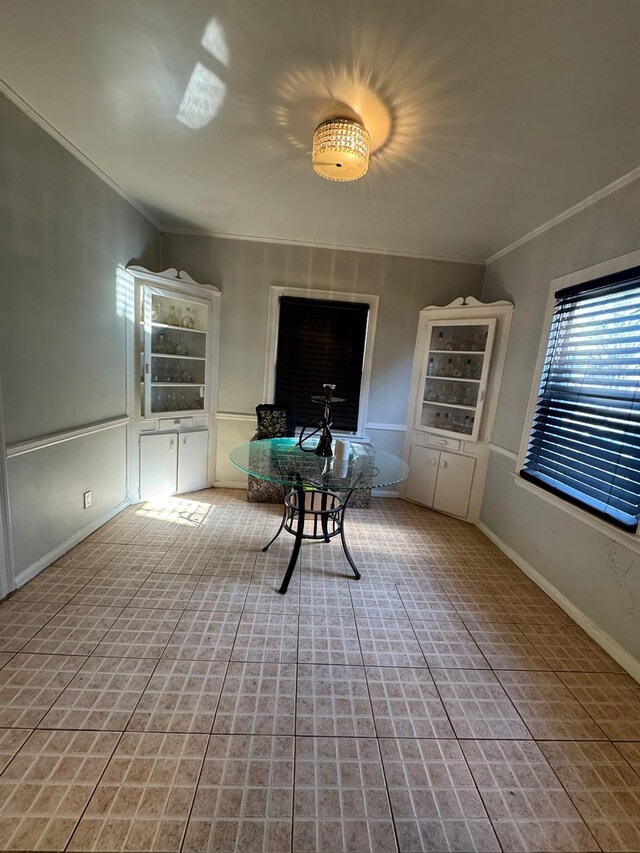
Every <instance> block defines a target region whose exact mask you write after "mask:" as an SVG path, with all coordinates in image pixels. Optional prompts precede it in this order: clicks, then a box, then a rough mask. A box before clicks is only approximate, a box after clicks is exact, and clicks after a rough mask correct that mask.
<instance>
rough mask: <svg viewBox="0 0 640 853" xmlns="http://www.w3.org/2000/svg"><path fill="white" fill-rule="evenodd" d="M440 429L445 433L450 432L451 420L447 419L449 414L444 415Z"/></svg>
mask: <svg viewBox="0 0 640 853" xmlns="http://www.w3.org/2000/svg"><path fill="white" fill-rule="evenodd" d="M441 429H446V430H447V432H450V431H451V429H452V426H451V419H450V418H449V412H445V413H444V423H443V424H442V427H441Z"/></svg>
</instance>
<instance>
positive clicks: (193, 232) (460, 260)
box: [162, 228, 485, 267]
mask: <svg viewBox="0 0 640 853" xmlns="http://www.w3.org/2000/svg"><path fill="white" fill-rule="evenodd" d="M162 232H163V234H182V235H185V236H187V237H216V238H217V239H219V240H249V241H251V242H254V243H272V244H274V245H279V246H298V247H302V248H306V249H330V250H332V251H335V252H362V253H364V254H367V255H390V256H392V257H398V258H418V259H420V260H423V261H441V262H443V263H448V264H452V263H453V264H473V265H474V266H482V267H483V266H484V265H485V261H484V260H483V259H482V258H467V257H455V256H451V255H428V254H423V253H421V252H398V251H396V250H395V249H373V248H369V247H367V246H343V245H340V244H338V243H314V242H312V241H307V240H285V239H282V238H276V237H256V236H254V235H251V234H223V233H222V232H219V231H209V230H207V229H205V228H163V229H162Z"/></svg>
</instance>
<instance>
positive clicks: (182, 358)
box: [151, 352, 474, 382]
mask: <svg viewBox="0 0 640 853" xmlns="http://www.w3.org/2000/svg"><path fill="white" fill-rule="evenodd" d="M151 358H177V359H179V360H180V361H185V360H186V361H206V360H207V359H206V358H202V356H200V355H174V354H173V353H166V352H152V353H151ZM473 381H474V380H472V379H470V380H469V382H473Z"/></svg>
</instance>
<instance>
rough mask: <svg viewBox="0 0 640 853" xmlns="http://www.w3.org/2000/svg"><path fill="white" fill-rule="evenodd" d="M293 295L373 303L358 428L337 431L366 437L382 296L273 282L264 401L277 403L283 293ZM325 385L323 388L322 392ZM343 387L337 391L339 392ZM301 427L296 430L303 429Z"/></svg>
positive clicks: (364, 360)
mask: <svg viewBox="0 0 640 853" xmlns="http://www.w3.org/2000/svg"><path fill="white" fill-rule="evenodd" d="M281 296H293V297H296V298H298V299H325V300H331V301H333V302H362V303H366V304H368V306H369V316H368V319H367V331H366V336H365V342H364V359H363V365H362V379H361V381H360V399H359V406H358V430H357V433H356V434H355V435H354V434H353V433H343V432H341V431H340V430H335V431H334V434H335V435H346V436H348V437H349V438H350V439H352V440H364V439H365V438H366V423H367V408H368V403H369V391H370V388H371V370H372V366H373V348H374V341H375V333H376V326H377V322H378V303H379V297H378V296H375V295H373V294H370V293H354V292H349V293H345V292H344V291H337V290H315V289H312V288H307V287H283V286H280V285H271V287H270V292H269V316H268V324H267V357H266V364H265V373H264V390H263V401H264V402H265V403H273V399H274V394H275V383H276V358H277V352H278V331H279V326H280V297H281ZM321 390H322V389H319V391H318V393H320V392H321ZM338 391H339V389H338V390H337V391H336V393H338ZM299 431H300V430H299V428H297V429H296V432H299Z"/></svg>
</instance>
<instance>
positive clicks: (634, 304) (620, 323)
mask: <svg viewBox="0 0 640 853" xmlns="http://www.w3.org/2000/svg"><path fill="white" fill-rule="evenodd" d="M555 296H556V306H555V310H554V314H553V321H552V324H551V332H550V335H549V344H548V346H547V353H546V357H545V361H544V367H543V371H542V378H541V381H540V390H539V396H538V402H537V404H536V410H535V415H534V418H533V425H532V429H531V435H530V438H529V445H528V448H527V455H526V458H525V463H524V467H523V469H522V471H521V472H520V474H521V476H522V477H524V478H525V479H527V480H530V481H532V482H535V483H536V484H537V485H539V486H542V487H543V488H545V489H547V490H548V491H551V492H554V493H555V494H558V495H561V496H562V497H563V498H565V499H566V500H569V501H571V502H572V503H575V504H578V505H579V506H582V507H584V508H586V509H588V510H589V511H590V512H592V513H594V514H595V515H598V516H600V517H602V518H605V519H606V520H608V521H610V522H612V523H613V524H616V525H618V526H619V527H622V528H623V529H625V530H629V531H635V530H636V529H637V527H638V521H639V519H640V267H635V268H633V269H631V270H626V271H625V272H624V273H618V274H615V275H610V276H606V277H604V278H601V279H597V280H595V281H591V282H588V283H586V284H581V285H577V286H574V287H569V288H565V289H563V290H559V291H558V292H557V293H556V294H555Z"/></svg>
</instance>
